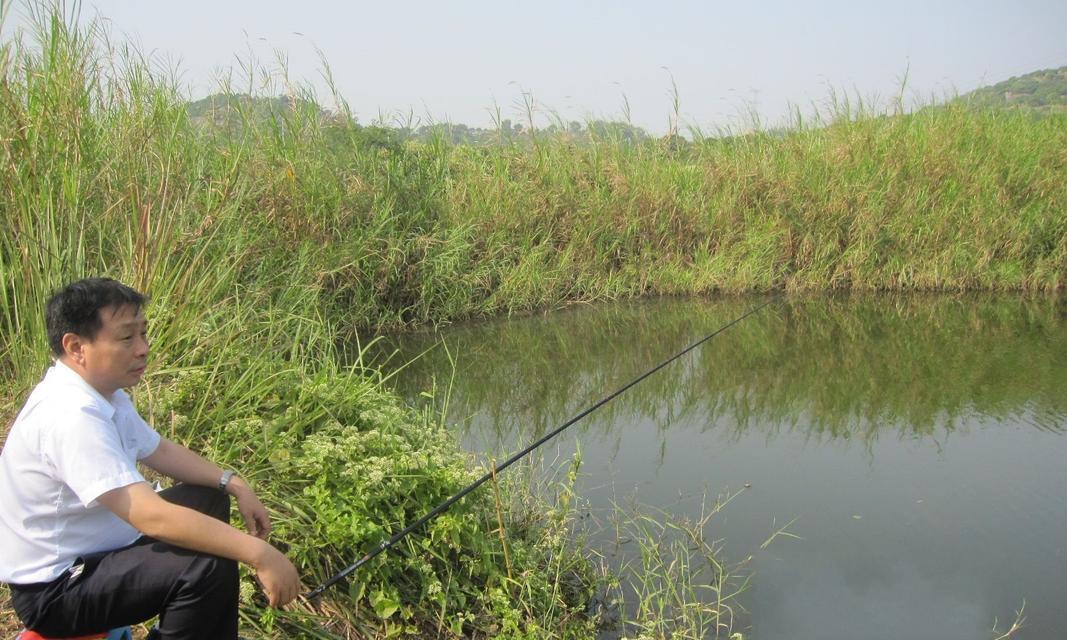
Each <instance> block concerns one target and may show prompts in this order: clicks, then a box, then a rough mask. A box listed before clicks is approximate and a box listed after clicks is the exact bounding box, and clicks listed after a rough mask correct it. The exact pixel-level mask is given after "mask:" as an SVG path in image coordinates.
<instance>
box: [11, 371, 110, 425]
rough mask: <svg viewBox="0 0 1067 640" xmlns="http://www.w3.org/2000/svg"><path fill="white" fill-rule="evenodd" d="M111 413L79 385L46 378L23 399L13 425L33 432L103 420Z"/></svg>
mask: <svg viewBox="0 0 1067 640" xmlns="http://www.w3.org/2000/svg"><path fill="white" fill-rule="evenodd" d="M111 412H112V410H111V409H110V408H109V407H107V406H104V403H102V402H101V401H100V399H99V398H98V397H94V395H93V394H91V393H89V392H88V391H87V390H85V389H83V388H81V387H80V386H78V385H75V384H69V383H67V382H65V381H63V380H48V379H45V380H43V381H41V383H40V384H38V385H37V387H35V388H34V390H33V391H32V392H31V393H30V397H29V398H27V399H26V404H25V405H23V407H22V411H20V412H19V415H18V417H17V418H16V419H15V424H16V425H19V424H21V425H23V428H32V429H35V430H51V429H57V428H58V429H64V428H68V426H76V425H79V424H83V423H84V422H85V421H97V420H103V421H106V420H108V419H109V418H110V415H109V414H110V413H111Z"/></svg>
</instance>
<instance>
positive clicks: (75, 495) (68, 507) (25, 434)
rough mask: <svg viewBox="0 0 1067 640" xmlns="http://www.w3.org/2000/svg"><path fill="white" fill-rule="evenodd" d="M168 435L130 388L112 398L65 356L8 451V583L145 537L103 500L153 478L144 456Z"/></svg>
mask: <svg viewBox="0 0 1067 640" xmlns="http://www.w3.org/2000/svg"><path fill="white" fill-rule="evenodd" d="M159 441H160V437H159V434H158V433H156V432H155V430H154V429H152V427H150V426H149V425H148V424H147V423H146V422H145V421H144V420H143V419H142V418H141V416H140V415H138V413H137V410H136V409H135V408H134V407H133V403H131V402H130V397H129V396H128V395H126V392H124V391H122V390H119V391H116V392H115V393H114V394H113V395H112V396H111V398H104V397H103V396H102V395H100V393H99V392H97V391H96V389H94V388H93V387H92V386H91V385H89V383H87V382H86V381H85V380H84V379H83V378H82V377H81V376H80V375H78V374H77V373H76V372H75V371H73V370H72V369H70V368H69V367H67V366H66V365H64V364H63V363H62V362H56V363H55V365H54V366H52V367H51V368H50V369H49V370H48V372H47V373H46V374H45V377H44V379H43V380H42V381H41V382H40V383H39V384H38V385H37V387H36V388H34V390H33V392H32V393H31V394H30V397H29V399H28V400H27V401H26V404H25V406H23V407H22V411H20V412H19V415H18V417H17V418H16V419H15V423H14V424H13V425H12V427H11V431H10V432H9V433H8V436H7V442H6V443H5V445H4V450H3V452H2V453H0V582H7V583H12V584H20V585H27V584H35V583H39V582H50V581H52V580H54V579H56V578H58V577H59V576H60V575H62V574H63V572H64V571H66V570H67V569H69V568H70V567H71V565H73V564H74V562H75V560H77V559H78V557H79V556H82V555H85V554H88V553H95V552H98V551H108V550H111V549H117V548H119V547H123V546H126V545H128V544H130V543H132V542H134V541H136V540H137V538H138V537H139V536H140V533H139V532H138V531H137V530H136V529H134V528H133V527H131V526H130V525H129V524H127V523H126V522H125V521H123V520H122V519H121V518H119V517H118V516H116V515H115V514H114V513H112V512H111V511H109V510H108V509H107V508H105V507H104V506H103V505H101V504H100V503H98V502H97V501H96V499H97V498H98V497H100V496H101V495H103V494H104V493H107V492H108V491H111V490H112V489H117V488H119V487H124V486H127V485H130V484H134V483H136V482H142V481H144V477H143V476H142V475H141V473H140V472H139V471H138V470H137V464H136V463H137V460H140V459H141V458H144V457H147V456H149V455H151V454H152V452H153V451H155V450H156V447H157V446H159Z"/></svg>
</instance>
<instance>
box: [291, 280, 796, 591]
mask: <svg viewBox="0 0 1067 640" xmlns="http://www.w3.org/2000/svg"><path fill="white" fill-rule="evenodd" d="M775 300H777V297H774V298H771V299H770V300H768V301H766V302H764V303H763V304H760V305H759V306H757V307H755V308H753V309H751V310H749V311H747V312H745V313H744V314H742V315H740V316H738V317H736V318H734V319H733V320H731V321H730V322H727V323H726V324H724V325H723V326H721V327H719V328H718V329H716V330H715V331H712V332H711V333H709V334H708V335H706V336H704V337H703V338H701V339H700V340H697V341H696V342H694V343H693V344H691V345H689V346H688V347H686V348H685V349H682V350H681V351H679V352H678V353H676V354H674V355H673V356H671V357H670V358H667V359H666V360H664V361H663V362H661V363H659V364H658V365H656V366H655V367H653V368H651V369H649V370H648V371H646V372H644V373H642V374H641V375H640V376H638V377H636V378H634V379H633V380H631V381H630V382H628V383H627V384H626V385H625V386H623V387H622V388H620V389H619V390H617V391H615V392H614V393H612V394H610V395H608V396H605V397H604V398H602V399H601V400H600V401H598V402H597V403H596V404H594V405H592V406H590V407H589V408H587V409H585V410H584V411H582V412H581V413H579V414H578V415H576V416H574V417H573V418H571V419H570V420H568V421H567V422H565V423H563V425H561V426H560V427H558V428H557V429H556V430H555V431H553V432H551V433H549V434H548V435H546V436H543V437H542V438H541V439H540V440H538V441H536V442H534V443H533V444H531V445H530V446H528V447H526V448H525V449H523V450H522V451H519V452H518V453H516V454H515V455H513V456H511V457H510V458H508V459H507V460H505V461H504V462H503V463H502V464H499V465H497V464H495V463H494V464H493V468H492V469H491V470H490V471H489V473H486V474H485V475H483V476H482V477H481V478H478V479H477V480H475V481H474V482H472V483H471V484H470V485H468V486H467V487H466V488H464V489H463V490H461V491H460V492H459V493H457V494H455V495H453V496H452V497H451V498H448V499H447V500H445V501H444V502H442V503H441V504H439V505H437V506H436V507H434V508H433V510H431V511H430V512H429V513H427V514H426V515H424V516H422V517H421V518H419V519H418V520H416V521H415V522H413V523H411V524H409V525H408V526H406V527H404V529H403V530H401V531H399V532H397V533H395V534H393V536H392V537H391V538H389V539H388V540H385V541H383V542H382V543H381V544H379V545H378V546H377V547H374V548H373V549H371V550H370V551H369V552H368V553H367V554H366V555H364V556H363V557H362V558H360V559H359V560H357V561H355V562H353V563H352V564H350V565H348V566H347V567H345V568H344V569H342V570H340V571H338V572H337V573H336V574H335V575H334V576H333V577H332V578H330V579H329V580H327V581H326V582H323V583H322V584H320V585H319V586H317V587H315V588H314V589H312V590H311V591H309V592H307V593H306V594H305V597H306V598H308V599H314V598H317V597H319V596H320V595H322V593H323V592H324V591H326V590H327V589H329V588H330V587H332V586H333V585H335V584H337V583H338V582H340V581H341V580H343V579H344V578H345V577H346V576H348V575H349V574H351V573H352V572H353V571H355V570H356V569H358V568H360V567H361V566H363V565H364V564H366V563H368V562H370V561H371V560H373V559H374V558H375V557H377V556H378V554H380V553H382V552H383V551H386V550H388V549H389V548H390V547H392V546H393V545H395V544H396V543H397V542H400V541H401V540H403V539H404V538H405V537H407V535H408V534H409V533H411V532H412V531H414V530H415V529H418V528H419V527H421V526H422V525H424V524H426V523H427V522H428V521H430V520H432V519H433V518H434V517H436V516H438V515H440V514H441V513H443V512H444V511H446V510H448V508H449V507H451V506H452V505H453V504H455V503H456V502H458V501H459V500H461V499H462V498H463V497H464V496H466V495H467V494H468V493H470V492H471V491H474V490H475V489H477V488H478V487H480V486H482V485H483V484H485V483H486V482H487V481H489V480H490V479H494V478H496V474H497V473H499V472H501V471H503V470H504V469H507V468H508V467H510V466H511V465H512V464H514V463H515V462H517V461H518V460H519V459H521V458H522V457H523V456H525V455H526V454H528V453H530V452H531V451H533V450H534V449H536V448H537V447H540V446H541V445H543V444H544V443H546V442H548V441H549V440H551V439H552V438H554V437H555V436H557V435H559V434H560V433H562V432H563V431H564V430H565V429H566V428H567V427H570V426H571V425H573V424H574V423H575V422H578V421H579V420H581V419H582V418H584V417H586V416H587V415H589V414H590V413H593V412H594V411H596V410H597V409H599V408H600V407H602V406H604V405H605V404H607V403H609V402H611V401H612V400H614V399H615V398H616V397H618V396H620V395H622V394H623V393H624V392H625V391H626V390H627V389H629V388H630V387H632V386H634V385H636V384H638V383H639V382H641V381H642V380H644V379H645V378H647V377H649V376H650V375H652V374H654V373H656V372H657V371H659V370H660V369H662V368H663V367H665V366H667V365H669V364H670V363H672V362H674V361H675V360H677V359H678V358H681V357H682V356H684V355H685V354H687V353H689V352H690V351H692V350H693V349H696V348H697V347H699V346H700V345H702V344H704V343H705V342H707V341H708V340H711V339H712V338H714V337H715V336H717V335H719V334H720V333H722V332H723V331H726V330H727V329H729V328H730V327H732V326H734V325H735V324H737V323H738V322H741V321H742V320H744V319H745V318H747V317H749V316H750V315H752V314H754V313H756V312H757V311H759V310H760V309H762V308H763V307H766V306H767V305H769V304H770V303H772V302H774V301H775Z"/></svg>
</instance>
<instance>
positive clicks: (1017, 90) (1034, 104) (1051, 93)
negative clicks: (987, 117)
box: [959, 67, 1067, 113]
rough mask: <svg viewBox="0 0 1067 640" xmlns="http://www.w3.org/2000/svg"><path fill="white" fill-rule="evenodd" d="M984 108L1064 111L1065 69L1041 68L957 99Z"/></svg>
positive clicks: (1066, 95) (1066, 94)
mask: <svg viewBox="0 0 1067 640" xmlns="http://www.w3.org/2000/svg"><path fill="white" fill-rule="evenodd" d="M959 99H960V100H965V101H968V102H970V103H971V104H976V105H979V106H984V107H995V108H996V107H1019V108H1022V109H1028V110H1033V111H1038V112H1042V113H1051V112H1059V113H1064V112H1067V67H1060V68H1058V69H1043V70H1041V71H1034V72H1033V73H1028V74H1026V75H1022V76H1016V77H1014V78H1009V79H1008V80H1005V81H1003V82H998V83H996V84H995V85H993V86H991V87H980V88H978V89H975V90H974V91H971V92H970V93H966V94H964V95H962V96H960V97H959Z"/></svg>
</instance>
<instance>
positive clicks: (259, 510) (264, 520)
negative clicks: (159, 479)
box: [141, 438, 271, 540]
mask: <svg viewBox="0 0 1067 640" xmlns="http://www.w3.org/2000/svg"><path fill="white" fill-rule="evenodd" d="M141 462H143V463H144V464H145V465H146V466H148V467H149V468H151V469H154V470H155V471H157V472H159V473H161V474H163V475H165V476H168V477H170V478H174V479H175V480H177V481H179V482H184V483H186V484H196V485H201V486H205V487H217V486H219V478H221V477H222V469H221V468H220V467H219V466H218V465H216V464H213V463H212V462H210V461H208V460H205V459H204V458H203V457H201V456H199V455H197V454H195V453H193V452H192V451H190V450H189V449H186V448H185V447H183V446H182V445H180V444H178V443H176V442H172V441H170V440H168V439H166V438H161V439H160V441H159V446H158V447H156V450H155V451H153V452H152V455H150V456H148V457H146V458H143V459H142V460H141ZM226 493H228V494H230V495H231V496H233V497H234V498H236V499H237V509H238V510H239V511H240V512H241V516H242V517H243V518H244V521H245V526H247V527H248V532H249V533H251V534H252V535H254V536H256V537H257V538H262V539H264V540H266V539H267V535H268V534H269V533H270V528H271V527H270V516H269V515H268V514H267V510H266V508H264V506H263V503H262V502H260V501H259V498H257V497H256V494H255V492H254V491H252V488H251V487H250V486H248V483H247V482H245V481H244V479H243V478H241V477H239V476H233V478H231V479H230V482H229V483H228V484H227V485H226Z"/></svg>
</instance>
